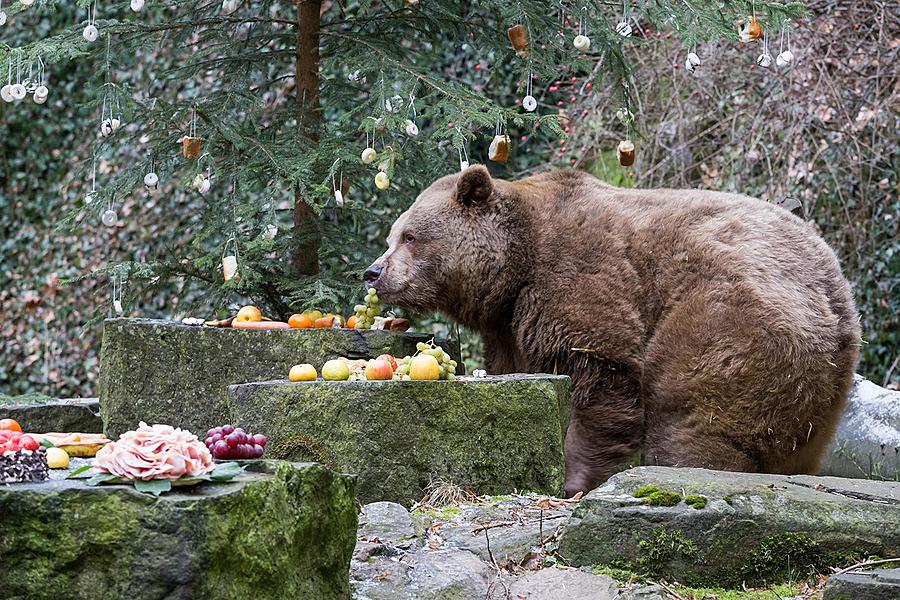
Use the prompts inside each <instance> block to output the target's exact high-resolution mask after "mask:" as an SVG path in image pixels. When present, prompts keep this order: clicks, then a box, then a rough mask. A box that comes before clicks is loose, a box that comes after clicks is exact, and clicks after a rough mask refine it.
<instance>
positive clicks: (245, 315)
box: [234, 306, 262, 323]
mask: <svg viewBox="0 0 900 600" xmlns="http://www.w3.org/2000/svg"><path fill="white" fill-rule="evenodd" d="M234 320H235V321H242V322H245V323H246V322H253V323H255V322H257V321H262V312H261V311H260V310H259V309H258V308H256V307H255V306H245V307H243V308H242V309H241V310H239V311H238V314H237V316H236V317H235V318H234Z"/></svg>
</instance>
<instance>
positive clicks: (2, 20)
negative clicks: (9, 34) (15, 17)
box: [0, 0, 7, 27]
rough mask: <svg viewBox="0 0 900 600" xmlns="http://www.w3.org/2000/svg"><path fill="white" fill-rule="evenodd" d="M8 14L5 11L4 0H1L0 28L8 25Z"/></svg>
mask: <svg viewBox="0 0 900 600" xmlns="http://www.w3.org/2000/svg"><path fill="white" fill-rule="evenodd" d="M6 18H7V17H6V12H4V10H3V0H0V27H3V26H4V25H6Z"/></svg>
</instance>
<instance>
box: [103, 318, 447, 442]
mask: <svg viewBox="0 0 900 600" xmlns="http://www.w3.org/2000/svg"><path fill="white" fill-rule="evenodd" d="M432 337H433V336H430V335H425V334H415V333H392V332H388V331H368V330H365V331H363V330H356V329H281V330H269V331H253V330H245V329H233V328H212V327H190V326H187V325H182V324H180V323H176V322H172V321H159V320H153V319H108V320H107V321H106V322H105V323H104V326H103V347H102V350H101V353H100V381H99V396H100V411H101V415H102V417H103V423H104V431H105V433H106V435H107V436H109V437H111V438H113V439H115V438H116V437H118V436H119V435H121V434H122V433H124V432H125V431H129V430H131V429H134V428H135V427H137V425H138V423H139V422H140V421H145V422H147V423H167V424H169V425H173V426H175V427H183V428H187V429H189V430H191V431H193V432H195V433H198V434H200V433H203V432H205V431H206V430H207V429H209V428H211V427H215V426H217V425H222V424H223V423H226V422H228V421H230V420H231V415H230V414H229V411H228V404H227V399H226V389H227V387H228V386H229V385H230V384H235V383H246V382H250V381H262V380H268V379H272V378H281V377H286V376H287V373H288V371H289V370H290V368H291V366H293V365H295V364H298V363H305V362H308V363H312V364H314V365H316V367H317V368H319V367H321V365H322V364H324V363H325V361H326V360H329V359H332V358H336V357H338V356H346V357H348V358H352V359H357V358H373V357H375V356H378V355H379V354H384V353H389V354H393V355H396V356H405V355H408V354H413V353H415V347H416V344H417V343H418V342H421V341H427V340H429V339H431V338H432ZM444 348H445V349H447V350H448V351H449V350H451V348H448V347H447V345H445V346H444Z"/></svg>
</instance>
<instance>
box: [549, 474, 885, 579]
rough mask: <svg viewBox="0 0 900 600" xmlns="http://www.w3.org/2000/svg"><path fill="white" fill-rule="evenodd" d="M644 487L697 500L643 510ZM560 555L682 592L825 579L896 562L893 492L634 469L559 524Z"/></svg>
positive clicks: (876, 486)
mask: <svg viewBox="0 0 900 600" xmlns="http://www.w3.org/2000/svg"><path fill="white" fill-rule="evenodd" d="M642 486H655V487H656V488H658V489H659V490H665V491H671V492H675V493H676V494H677V495H678V496H685V495H691V494H702V495H704V496H706V497H707V498H708V502H707V504H706V507H705V508H702V509H699V510H698V509H695V508H692V507H690V506H687V505H686V504H685V503H684V502H683V501H680V502H678V504H676V505H674V506H651V505H649V504H647V503H646V500H644V499H639V498H635V497H634V495H633V494H634V492H635V490H636V489H637V488H639V487H642ZM560 554H561V555H562V556H563V557H564V558H565V559H566V560H568V561H570V563H571V564H573V565H576V566H582V565H597V564H600V565H611V566H620V567H624V568H629V569H631V570H634V571H637V572H643V573H646V574H649V575H651V576H654V577H666V578H675V579H677V580H679V581H681V582H682V583H687V584H689V585H705V584H713V585H722V586H725V587H729V586H740V585H741V584H742V583H743V582H747V583H758V582H762V581H765V582H769V583H771V582H777V581H783V580H786V579H789V578H791V577H793V578H794V579H795V580H796V579H798V578H800V577H802V576H803V575H806V574H808V571H809V570H810V569H815V570H818V571H820V572H824V573H828V572H829V571H828V570H827V568H828V567H830V566H846V565H847V564H851V563H853V562H854V561H856V560H858V559H860V558H863V557H866V556H869V555H878V556H898V555H900V483H897V482H882V481H869V480H858V479H841V478H836V477H815V476H810V475H795V476H785V475H764V474H749V473H728V472H722V471H709V470H705V469H675V468H668V467H639V468H636V469H631V470H629V471H625V472H623V473H619V474H617V475H615V476H614V477H612V478H611V479H610V480H609V481H608V482H607V483H606V484H605V485H603V486H602V487H600V488H597V489H596V490H594V491H592V492H590V493H589V494H588V495H587V496H585V497H584V498H583V499H582V501H581V503H580V504H579V505H578V507H577V508H576V509H575V511H574V513H573V514H572V517H571V518H570V519H569V522H568V523H567V524H566V526H565V529H564V534H563V536H562V541H561V543H560Z"/></svg>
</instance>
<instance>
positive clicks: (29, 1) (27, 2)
mask: <svg viewBox="0 0 900 600" xmlns="http://www.w3.org/2000/svg"><path fill="white" fill-rule="evenodd" d="M20 2H22V6H31V5H32V4H34V0H20Z"/></svg>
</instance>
